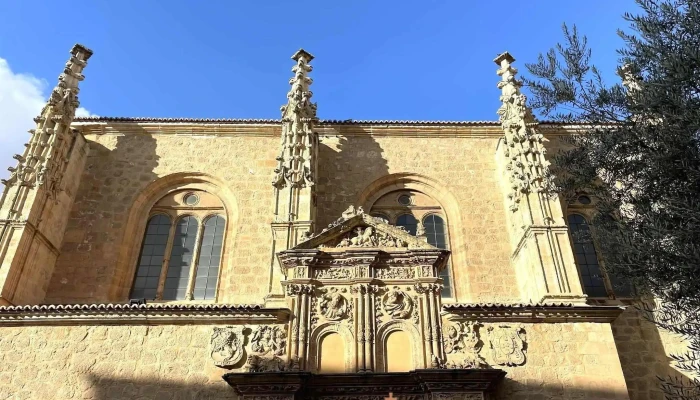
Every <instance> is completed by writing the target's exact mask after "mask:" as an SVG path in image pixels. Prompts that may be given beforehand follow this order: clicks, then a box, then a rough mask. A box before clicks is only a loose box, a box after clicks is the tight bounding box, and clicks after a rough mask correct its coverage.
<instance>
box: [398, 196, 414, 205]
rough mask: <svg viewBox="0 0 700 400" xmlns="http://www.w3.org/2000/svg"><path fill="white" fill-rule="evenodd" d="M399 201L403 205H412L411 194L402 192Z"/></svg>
mask: <svg viewBox="0 0 700 400" xmlns="http://www.w3.org/2000/svg"><path fill="white" fill-rule="evenodd" d="M397 201H398V202H399V204H401V205H402V206H410V205H411V196H409V195H407V194H402V195H401V196H399V198H398V200H397Z"/></svg>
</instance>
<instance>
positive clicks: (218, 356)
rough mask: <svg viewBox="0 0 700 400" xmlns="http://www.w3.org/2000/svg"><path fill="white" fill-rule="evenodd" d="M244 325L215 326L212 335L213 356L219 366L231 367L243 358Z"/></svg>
mask: <svg viewBox="0 0 700 400" xmlns="http://www.w3.org/2000/svg"><path fill="white" fill-rule="evenodd" d="M244 328H245V327H243V326H227V327H225V328H218V327H215V328H214V332H213V333H212V335H211V342H210V343H211V353H210V355H211V358H212V359H213V360H214V364H215V365H217V366H219V367H230V366H232V365H234V364H236V363H238V362H239V361H241V360H242V359H243V329H244Z"/></svg>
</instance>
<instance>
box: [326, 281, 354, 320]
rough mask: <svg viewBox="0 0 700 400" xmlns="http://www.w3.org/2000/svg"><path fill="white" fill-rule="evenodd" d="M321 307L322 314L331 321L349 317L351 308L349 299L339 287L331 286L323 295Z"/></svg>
mask: <svg viewBox="0 0 700 400" xmlns="http://www.w3.org/2000/svg"><path fill="white" fill-rule="evenodd" d="M320 308H321V315H323V316H324V317H326V319H328V320H330V321H339V320H341V319H343V318H345V317H347V316H348V311H349V309H350V307H349V303H348V300H347V299H346V298H345V296H343V295H342V294H340V292H338V289H337V288H331V289H330V290H329V291H327V292H326V293H324V294H323V295H322V296H321V302H320Z"/></svg>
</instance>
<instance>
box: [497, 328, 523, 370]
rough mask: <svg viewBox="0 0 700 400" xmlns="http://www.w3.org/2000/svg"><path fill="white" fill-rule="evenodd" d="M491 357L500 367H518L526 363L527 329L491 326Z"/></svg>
mask: <svg viewBox="0 0 700 400" xmlns="http://www.w3.org/2000/svg"><path fill="white" fill-rule="evenodd" d="M488 331H489V345H490V347H491V357H492V358H493V361H494V362H495V363H496V364H498V365H508V366H516V365H523V364H524V363H525V328H523V326H522V325H517V326H510V325H499V326H498V329H496V328H494V327H493V326H489V328H488Z"/></svg>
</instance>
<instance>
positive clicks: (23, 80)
mask: <svg viewBox="0 0 700 400" xmlns="http://www.w3.org/2000/svg"><path fill="white" fill-rule="evenodd" d="M51 89H52V87H50V86H49V84H48V83H47V82H46V81H45V80H43V79H39V78H37V77H35V76H33V75H31V74H22V73H15V72H12V69H11V68H10V65H9V64H8V62H7V60H5V59H3V58H0V177H1V178H6V177H7V176H9V172H8V171H7V167H10V166H13V167H14V166H15V164H16V163H17V161H15V160H13V159H12V156H13V155H14V154H17V153H20V154H21V153H22V152H23V151H24V144H25V143H27V141H28V140H29V133H27V130H29V129H32V128H34V127H35V123H34V117H36V116H37V115H38V114H39V112H40V111H41V108H42V107H43V106H44V104H45V103H46V99H47V98H48V95H49V91H50V90H51ZM75 115H76V116H81V117H85V116H90V115H91V114H90V112H89V111H88V110H86V109H85V108H83V107H80V108H78V110H77V111H76V113H75Z"/></svg>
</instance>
